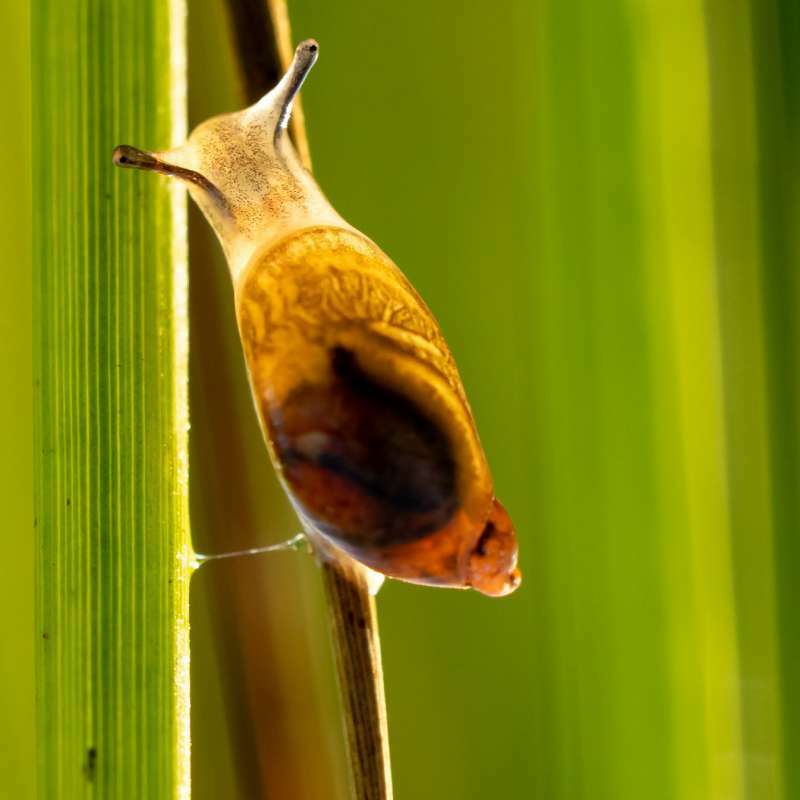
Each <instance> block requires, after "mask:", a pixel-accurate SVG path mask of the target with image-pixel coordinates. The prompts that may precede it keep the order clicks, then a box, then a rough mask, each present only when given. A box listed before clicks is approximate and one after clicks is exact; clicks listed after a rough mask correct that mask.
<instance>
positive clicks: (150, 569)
mask: <svg viewBox="0 0 800 800" xmlns="http://www.w3.org/2000/svg"><path fill="white" fill-rule="evenodd" d="M184 11H185V9H184V7H183V3H182V0H171V2H170V3H164V2H162V0H135V2H134V0H113V1H109V2H104V3H96V2H91V0H76V2H73V3H60V2H54V0H38V2H35V3H34V6H33V17H32V22H33V24H32V36H31V39H32V46H33V56H32V65H33V104H34V109H33V113H34V124H33V157H34V179H33V180H34V182H33V186H34V198H35V204H34V232H35V235H34V248H35V251H34V304H35V305H34V307H35V317H34V318H35V331H36V334H35V335H36V341H35V347H34V351H35V379H36V380H35V385H36V391H35V398H34V404H35V430H36V439H35V441H36V446H35V463H34V466H35V472H36V501H35V507H36V523H35V524H36V526H37V531H36V548H37V577H36V580H37V617H36V619H37V642H38V650H37V688H38V691H37V700H38V743H37V746H38V752H39V770H38V779H39V795H40V796H41V797H46V798H51V797H69V798H79V797H89V796H91V797H115V798H140V797H158V798H175V797H188V796H189V786H190V772H189V651H188V647H189V628H188V616H189V615H188V601H189V574H190V559H189V554H190V544H189V527H188V505H187V478H188V476H187V436H186V430H187V423H188V419H187V402H186V379H187V319H186V283H187V278H186V261H185V241H186V239H185V237H186V223H185V202H186V201H185V198H184V196H183V193H182V192H181V191H176V190H171V189H169V188H167V187H166V185H165V184H164V183H159V182H156V181H147V180H140V177H141V176H135V175H130V174H127V175H124V176H123V175H121V174H119V172H118V171H117V170H116V169H115V168H114V166H113V165H112V163H111V151H112V148H113V147H114V145H115V144H117V143H118V142H120V141H126V140H129V141H137V142H148V143H149V142H154V143H164V144H168V143H170V142H176V141H178V140H180V139H181V138H183V136H184V135H185V114H184V111H183V108H182V104H181V101H182V97H183V90H184V88H185V74H184V59H183V58H182V56H183V53H184V48H183V35H182V34H183V17H184Z"/></svg>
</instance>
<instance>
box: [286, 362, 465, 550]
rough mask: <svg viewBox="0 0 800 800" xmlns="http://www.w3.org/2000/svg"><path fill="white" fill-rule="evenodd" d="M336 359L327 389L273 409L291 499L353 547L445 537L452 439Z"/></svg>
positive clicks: (310, 389) (451, 496) (299, 394)
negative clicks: (439, 531) (441, 532)
mask: <svg viewBox="0 0 800 800" xmlns="http://www.w3.org/2000/svg"><path fill="white" fill-rule="evenodd" d="M330 359H331V360H330V367H331V368H330V376H331V379H330V381H329V382H328V383H326V384H324V385H313V386H309V385H306V386H302V387H299V388H298V389H296V390H295V391H294V392H292V393H291V394H290V395H289V397H288V398H287V400H286V402H285V403H284V404H283V405H282V407H280V408H279V409H276V410H273V409H271V410H270V427H271V429H272V435H273V441H274V444H275V447H276V451H277V455H278V458H279V460H280V462H281V465H282V467H283V470H284V475H285V477H286V479H287V481H288V483H289V485H290V487H291V489H292V492H293V494H294V496H295V499H296V500H297V501H298V502H299V503H300V505H301V506H302V508H303V511H304V512H305V513H306V514H307V515H308V516H309V517H310V518H311V519H312V520H313V521H314V523H315V524H317V525H318V526H319V528H320V530H321V531H322V532H323V533H325V534H327V535H328V536H330V537H331V538H333V539H336V540H339V541H343V542H344V543H346V544H349V545H351V547H352V546H356V547H359V546H362V547H378V548H379V547H386V546H388V545H392V544H399V543H401V542H408V541H413V540H415V539H419V538H422V537H424V536H425V535H426V534H428V533H430V532H432V531H434V530H437V529H439V528H440V527H442V526H443V525H445V524H446V523H447V521H448V520H449V519H450V518H451V516H452V515H453V513H454V511H455V510H456V507H457V497H456V469H455V462H454V458H453V454H452V451H451V447H450V443H449V441H448V439H447V437H446V436H445V435H444V433H443V432H442V431H441V430H440V429H439V428H438V426H437V425H436V424H434V423H433V422H432V421H431V420H430V418H429V417H427V416H426V415H425V414H424V413H423V412H422V410H421V409H419V408H418V407H417V406H416V405H415V404H414V403H413V402H412V401H410V400H409V399H408V398H407V397H405V396H403V395H402V394H400V393H398V392H396V391H394V390H391V389H388V388H387V387H385V386H382V385H380V384H379V383H377V382H376V381H374V380H373V379H372V378H371V377H370V376H368V375H367V374H366V373H365V372H364V371H363V370H362V369H361V368H360V366H359V364H358V361H357V359H356V357H355V355H354V354H353V353H352V352H351V351H350V350H347V349H344V348H341V347H337V348H334V349H333V350H332V351H331V354H330Z"/></svg>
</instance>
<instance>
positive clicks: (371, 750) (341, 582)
mask: <svg viewBox="0 0 800 800" xmlns="http://www.w3.org/2000/svg"><path fill="white" fill-rule="evenodd" d="M322 573H323V577H324V581H325V593H326V595H327V598H328V609H329V613H330V620H331V631H332V635H333V642H334V650H335V655H336V669H337V672H338V675H339V689H340V691H341V694H342V704H343V706H344V720H345V732H346V735H347V747H348V752H349V754H350V776H351V779H352V786H353V794H354V797H355V798H356V800H383V799H384V798H391V797H392V774H391V765H390V761H389V731H388V727H387V724H386V701H385V699H384V693H383V667H382V665H381V642H380V635H379V633H378V615H377V610H376V608H375V598H374V597H373V596H372V594H370V592H369V589H368V586H367V577H366V574H365V572H364V569H363V568H362V567H361V566H360V565H359V564H357V563H356V562H354V561H353V560H352V559H350V558H347V557H344V558H340V559H337V560H334V561H331V560H327V559H323V561H322Z"/></svg>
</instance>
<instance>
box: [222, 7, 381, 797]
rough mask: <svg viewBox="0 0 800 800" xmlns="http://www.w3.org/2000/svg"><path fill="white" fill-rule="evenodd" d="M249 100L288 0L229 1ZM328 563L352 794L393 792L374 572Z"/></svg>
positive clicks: (297, 106)
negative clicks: (373, 591) (372, 582)
mask: <svg viewBox="0 0 800 800" xmlns="http://www.w3.org/2000/svg"><path fill="white" fill-rule="evenodd" d="M228 8H229V13H230V20H231V24H232V27H233V31H234V37H235V40H236V51H237V56H238V60H239V64H240V69H241V71H242V74H243V77H244V85H245V87H246V92H247V101H248V102H255V101H256V100H257V99H259V97H260V96H261V95H262V94H263V93H264V92H266V91H267V90H269V89H270V88H272V86H273V85H274V84H275V83H276V82H277V80H278V78H279V77H280V75H282V74H283V72H284V70H285V69H286V67H287V66H288V64H289V62H290V60H291V57H292V53H293V46H292V40H291V33H290V29H289V18H288V12H287V9H286V2H285V0H268V2H267V4H266V8H265V5H264V3H263V0H261V1H260V0H247V1H246V2H237V0H228ZM290 130H291V134H292V140H293V142H294V144H295V147H296V148H297V150H298V153H299V155H300V157H301V159H302V161H303V163H304V164H305V165H306V167H308V168H309V169H310V168H311V159H310V151H309V147H308V139H307V136H306V131H305V125H304V117H303V112H302V105H301V103H300V102H299V98H298V100H296V101H295V103H294V106H293V109H292V120H291V128H290ZM311 541H312V545H314V549H315V552H316V554H317V557H318V558H319V560H320V563H321V565H322V574H323V580H324V583H325V592H326V597H327V600H328V610H329V614H330V621H331V631H332V637H333V646H334V652H335V658H336V667H337V673H338V679H339V689H340V693H341V696H342V705H343V713H344V720H345V732H346V738H347V745H348V754H349V760H350V776H351V781H352V789H353V795H354V797H355V798H357V800H389V798H391V797H392V780H391V764H390V755H389V733H388V726H387V720H386V701H385V696H384V687H383V668H382V665H381V650H380V636H379V632H378V617H377V612H376V608H375V598H374V597H373V595H372V594H371V593H370V591H369V581H368V573H367V571H366V570H365V569H364V568H363V567H362V566H361V565H360V564H358V563H357V562H355V561H353V560H352V559H351V558H349V557H348V556H347V555H345V554H344V553H339V552H337V553H336V554H335V556H334V557H331V556H330V555H329V554H328V553H327V552H325V551H327V548H326V547H324V546H321V543H320V542H316V541H314V538H313V537H312V539H311Z"/></svg>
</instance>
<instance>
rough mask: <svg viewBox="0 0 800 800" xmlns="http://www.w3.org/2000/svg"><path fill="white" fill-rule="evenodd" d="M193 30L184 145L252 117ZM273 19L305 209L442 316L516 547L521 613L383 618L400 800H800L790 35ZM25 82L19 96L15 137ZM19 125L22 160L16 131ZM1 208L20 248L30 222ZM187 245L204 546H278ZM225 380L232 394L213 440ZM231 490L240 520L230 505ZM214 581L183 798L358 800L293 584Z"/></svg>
mask: <svg viewBox="0 0 800 800" xmlns="http://www.w3.org/2000/svg"><path fill="white" fill-rule="evenodd" d="M189 6H190V9H189V12H190V13H189V56H190V98H189V100H190V117H191V123H192V124H195V123H197V122H199V121H200V120H201V119H203V118H205V117H207V116H209V115H211V114H213V113H218V112H222V111H226V110H232V109H234V108H236V107H238V106H239V105H241V102H242V101H241V90H240V89H239V87H238V83H237V79H236V74H235V70H234V69H233V66H232V56H231V52H230V41H229V39H228V36H227V33H226V30H225V27H224V14H223V8H222V5H221V0H193V1H192V2H190V3H189ZM15 13H16V12H15ZM290 13H291V20H292V26H293V33H294V38H295V40H299V39H300V38H303V37H306V36H314V37H316V38H317V39H318V40H319V41H320V45H321V56H320V61H319V64H318V66H317V67H316V68H315V70H314V72H313V73H312V75H311V77H310V79H309V81H308V83H307V84H306V88H305V89H304V91H303V102H304V107H305V112H306V119H307V126H308V132H309V136H310V140H311V152H312V157H313V161H314V171H315V174H316V176H317V179H318V181H319V182H320V184H321V186H322V187H323V189H324V190H325V191H326V193H327V194H328V196H329V197H330V199H331V200H332V202H333V204H334V205H335V206H336V208H337V209H338V210H339V211H340V212H341V213H342V215H343V216H344V217H345V218H346V219H348V220H349V221H350V222H352V223H353V224H354V225H356V226H357V227H359V228H360V229H362V230H363V231H364V232H365V233H367V234H368V235H370V236H371V237H372V238H374V239H375V240H376V241H377V242H378V243H379V244H380V245H381V247H383V249H385V250H386V251H387V252H388V253H389V254H390V255H391V256H392V257H393V258H394V260H395V261H396V262H397V263H398V264H399V266H400V267H401V268H402V269H403V270H404V271H405V272H406V274H407V275H408V276H409V278H410V279H411V280H412V282H413V283H414V284H415V286H416V287H417V288H418V289H419V291H420V293H421V294H422V295H423V296H424V297H425V299H426V300H427V302H428V304H429V305H430V307H431V308H432V309H433V311H434V313H435V314H436V315H437V317H438V319H439V321H440V323H441V326H442V328H443V330H444V333H445V335H446V337H447V339H448V341H449V343H450V345H451V348H452V350H453V353H454V355H455V357H456V360H457V362H458V364H459V366H460V369H461V373H462V376H463V379H464V383H465V385H466V388H467V391H468V394H469V397H470V400H471V403H472V407H473V410H474V413H475V416H476V418H477V421H478V425H479V429H480V431H481V436H482V440H483V443H484V446H485V448H486V451H487V455H488V457H489V461H490V464H491V465H492V469H493V472H494V477H495V483H496V488H497V492H498V495H499V496H500V497H501V499H502V500H503V502H504V503H505V504H506V506H507V507H508V508H509V510H510V511H511V513H512V515H513V517H514V519H515V522H516V525H517V529H518V533H519V537H520V547H521V565H522V568H523V572H524V577H525V582H524V584H523V586H522V588H521V589H520V590H519V591H518V592H517V593H516V594H515V595H513V596H512V597H510V598H507V599H504V600H500V601H493V600H489V599H487V598H484V597H481V596H479V595H477V594H474V593H461V592H451V591H436V590H431V589H425V588H420V587H413V586H409V585H404V584H400V583H389V584H388V585H386V586H385V588H384V589H383V590H382V591H381V593H380V595H379V598H378V606H379V612H380V618H381V634H382V639H383V646H384V662H385V673H386V682H387V700H388V711H389V721H390V733H391V743H392V748H393V761H394V777H395V788H396V794H397V796H398V797H399V798H415V800H425V799H426V798H476V799H478V798H495V797H514V798H543V799H546V800H557V799H558V798H564V799H565V800H580V798H587V800H588V798H591V799H592V800H598V799H599V798H613V799H614V800H634V799H636V800H638V799H639V798H648V799H650V798H652V799H653V800H657V799H658V798H665V799H666V798H681V800H684V799H685V800H693V799H694V798H697V799H698V800H700V799H701V798H702V800H711V799H713V800H731V799H738V798H742V799H744V798H748V800H773V799H774V800H778V799H779V798H783V799H784V800H792V799H793V798H798V797H800V764H798V761H797V754H798V753H800V671H798V666H797V665H798V659H799V658H800V621H798V612H800V590H799V589H798V588H797V586H798V583H797V578H796V576H795V572H796V569H797V567H798V565H799V564H800V559H799V556H800V426H799V425H798V411H799V409H800V407H799V406H798V401H799V400H800V331H798V322H797V310H798V306H799V305H800V276H799V275H798V266H800V224H799V223H800V149H798V134H800V44H798V43H800V6H798V5H797V3H796V2H795V1H794V0H757V2H756V0H752V2H749V3H748V2H745V0H726V1H725V2H722V0H706V2H699V0H672V2H666V0H650V1H647V0H583V1H580V0H573V1H572V2H559V1H558V0H533V1H531V0H524V1H523V0H514V1H513V2H512V1H511V0H508V2H504V3H498V4H495V5H494V6H491V7H490V6H488V5H486V4H478V3H456V2H451V1H450V0H448V1H447V2H444V1H442V2H439V3H436V4H429V3H423V2H419V1H418V0H416V1H412V2H407V3H403V4H399V3H397V4H386V3H379V2H358V3H356V2H339V3H336V4H331V3H320V2H312V1H311V0H292V1H291V2H290ZM15 22H17V23H18V24H19V26H20V30H24V25H25V20H24V15H20V16H19V19H18V20H17V19H15ZM20 41H21V42H22V44H21V45H20V47H21V48H22V50H21V51H20V53H21V55H20V57H19V59H18V60H19V64H18V65H17V69H18V70H21V71H22V74H24V58H25V52H24V47H25V42H26V41H27V40H26V39H20ZM8 57H9V53H8V52H7V53H6V54H5V55H4V58H8ZM17 74H20V72H17ZM26 85H27V84H26V82H25V80H20V81H16V82H15V83H14V85H13V86H11V87H10V91H11V95H10V102H12V104H13V103H19V109H20V111H19V113H21V114H22V116H21V117H20V119H25V116H24V115H25V114H26V108H27V107H26V103H27V99H26V98H27V94H26ZM12 108H13V105H12ZM10 113H13V112H10ZM9 119H13V118H12V117H9ZM2 128H3V129H4V133H3V135H4V136H7V135H9V130H11V134H10V135H12V136H16V139H15V141H18V142H21V143H22V144H20V145H19V146H20V147H21V148H22V150H21V151H20V152H21V153H22V154H23V155H24V154H25V152H26V151H25V148H26V147H27V145H26V144H25V143H26V142H27V139H26V137H25V136H24V135H23V134H24V132H25V130H26V129H25V125H24V124H23V125H21V126H20V127H19V128H16V127H14V125H9V124H6V125H3V126H2ZM115 143H116V142H110V143H109V145H110V146H112V145H113V144H115ZM137 144H141V145H143V146H154V147H155V146H158V145H159V144H160V143H148V142H141V143H137ZM9 146H10V145H9ZM21 163H22V162H21V161H18V160H16V159H15V166H17V168H20V167H19V166H18V165H19V164H21ZM18 181H19V182H20V183H19V185H23V184H24V183H25V181H24V176H23V175H20V176H19V177H18ZM26 202H27V200H26ZM4 203H5V204H6V205H5V206H4V214H3V216H4V217H5V222H8V221H9V219H11V220H16V217H14V216H13V214H14V213H19V212H18V209H19V208H20V207H21V205H23V204H20V203H19V194H14V193H13V192H12V193H11V194H10V199H9V198H6V197H4ZM15 210H16V212H15ZM9 215H11V216H9ZM23 216H24V215H23ZM26 224H28V225H29V220H28V221H27V222H26V220H25V219H22V220H18V221H15V222H13V224H12V225H11V229H12V233H11V234H9V236H12V234H13V237H16V238H15V241H16V240H17V239H18V240H19V242H20V244H19V245H18V247H20V248H21V250H20V251H19V255H18V256H16V257H15V258H16V259H17V260H15V259H13V258H12V259H10V260H7V261H6V277H5V280H6V281H7V282H8V283H7V286H8V287H10V288H8V289H7V291H6V292H5V293H4V301H3V302H4V310H3V324H4V326H5V327H4V329H5V330H6V334H5V335H4V336H3V337H2V341H1V342H0V347H2V348H3V363H4V365H6V370H5V373H6V375H7V377H8V376H10V375H12V373H13V375H14V377H15V386H14V387H10V388H9V389H8V390H7V391H6V392H4V399H3V408H4V412H5V413H4V415H3V419H4V423H3V426H4V437H10V436H11V435H12V434H13V437H14V438H9V439H8V441H9V442H10V444H9V446H8V448H7V449H6V453H8V454H17V456H16V458H15V457H9V456H8V455H7V457H6V458H5V459H3V461H2V463H3V467H2V468H3V470H4V485H5V486H6V487H7V490H8V491H7V493H8V497H9V510H8V511H7V517H6V519H7V525H6V531H7V536H6V537H5V542H6V544H5V553H6V555H5V558H6V560H7V563H14V564H19V565H21V567H20V569H16V568H15V569H14V570H12V571H13V573H14V575H13V578H14V581H13V582H11V581H4V586H3V590H4V597H5V603H6V608H7V612H6V619H4V630H3V642H4V644H3V665H2V671H0V674H2V675H4V676H5V680H4V681H3V685H4V688H3V691H2V695H3V709H4V719H6V720H7V724H6V726H5V728H6V730H5V731H4V733H3V736H4V737H5V738H4V740H3V742H2V746H0V752H3V753H4V754H5V753H11V755H12V761H11V762H10V764H9V767H8V775H9V778H8V779H7V778H6V777H5V776H4V777H3V779H2V785H3V786H4V787H5V786H6V785H9V786H15V787H17V788H16V790H15V792H14V794H13V796H15V797H26V796H30V794H27V793H26V792H28V791H30V781H26V780H24V779H20V778H19V776H25V775H27V776H29V775H30V774H31V772H32V765H31V762H30V758H31V753H32V736H33V733H32V717H31V716H30V712H31V707H32V700H31V693H32V681H31V680H30V663H31V661H30V659H31V658H32V648H31V646H30V641H29V632H30V631H31V630H32V614H31V612H30V606H29V605H26V602H25V600H26V598H30V599H32V592H30V593H28V592H27V587H28V586H29V585H30V580H31V577H30V570H28V568H27V566H25V565H28V564H29V563H30V558H31V542H30V530H29V508H30V495H29V493H26V492H28V490H29V484H28V483H26V484H25V485H24V486H22V487H19V488H16V484H15V483H14V481H16V483H19V481H20V480H23V479H24V477H25V470H21V469H20V464H21V463H25V464H28V463H29V461H30V457H29V454H30V448H29V438H26V437H27V436H28V433H29V417H28V416H27V409H28V407H29V400H28V402H27V404H26V401H25V398H26V397H27V398H29V397H30V395H29V393H28V394H27V395H25V392H26V391H28V390H27V389H26V388H25V387H26V386H27V385H28V384H27V383H26V380H28V378H25V376H26V375H28V376H29V372H26V369H27V368H28V366H27V364H28V362H27V355H26V354H29V352H30V341H29V339H26V338H25V337H23V336H19V335H18V333H17V332H18V331H20V330H25V331H28V330H29V326H30V314H29V305H28V304H26V303H19V302H18V301H17V299H16V298H18V297H19V296H20V293H23V294H24V293H26V292H27V293H29V292H30V285H29V281H28V282H27V283H26V280H27V276H28V275H29V269H28V263H29V262H28V261H26V258H27V259H29V252H28V249H27V248H28V244H27V241H28V240H26V239H25V236H23V233H25V232H26V231H27V229H26V228H25V225H26ZM191 243H192V282H193V286H192V300H193V303H194V306H193V310H192V314H193V325H194V330H193V337H194V338H193V347H194V350H193V359H194V360H193V372H192V414H193V432H192V435H193V441H192V447H193V453H192V455H193V478H192V479H193V482H194V483H193V490H192V491H193V496H192V502H193V509H192V510H193V527H194V531H195V540H196V542H197V548H198V549H199V550H201V551H204V550H210V549H212V548H213V547H216V549H218V550H219V549H234V548H235V547H236V546H247V545H250V544H254V543H256V540H258V541H260V540H263V541H269V540H279V539H284V538H287V537H288V536H289V535H291V534H292V533H294V531H295V527H294V523H293V521H292V519H291V516H290V514H289V513H288V511H287V509H286V507H285V505H284V502H283V500H282V498H281V497H280V494H279V492H278V491H277V489H276V485H275V483H274V479H273V478H272V477H271V475H270V469H269V465H268V464H267V463H266V454H265V452H264V451H263V449H262V445H261V443H260V439H259V436H258V431H257V429H256V427H255V421H254V418H253V415H252V412H251V410H250V407H249V401H248V399H247V396H246V392H245V388H244V382H243V374H242V369H241V364H240V361H239V360H238V359H239V358H240V357H239V356H238V355H237V350H236V348H237V347H238V345H237V343H236V341H235V330H234V328H233V317H232V313H231V310H230V309H229V308H228V307H227V305H226V303H227V300H228V299H229V298H228V296H227V295H226V294H225V292H229V287H228V286H227V283H226V281H227V278H226V275H225V273H224V267H223V266H222V264H221V261H220V259H219V256H218V253H217V245H216V244H215V242H214V240H213V238H212V237H211V236H210V234H209V233H208V232H207V231H206V229H205V227H204V223H201V222H199V220H198V219H197V216H196V215H195V216H194V218H193V219H192V240H191ZM15 252H16V251H15ZM20 259H21V261H20ZM20 263H22V264H23V265H24V268H20V266H19V265H20ZM201 284H202V285H204V286H206V287H210V288H209V291H211V292H212V293H215V294H216V295H217V296H219V297H221V298H222V299H223V301H224V303H223V304H222V305H221V306H220V309H221V310H220V312H219V313H220V316H219V317H211V316H210V314H211V313H212V311H210V310H208V307H206V306H203V305H202V303H203V302H204V301H203V297H204V295H202V291H203V290H202V289H200V288H199V287H200V286H201ZM198 293H200V294H198ZM195 301H196V302H195ZM203 309H206V311H207V312H208V313H207V314H206V313H205V312H203ZM216 334H218V338H215V336H216ZM14 359H16V361H15V360H14ZM208 363H215V364H216V369H218V370H222V371H223V373H224V372H225V371H226V370H229V371H230V385H231V386H233V387H234V392H233V393H232V396H231V399H229V400H227V401H225V403H227V405H225V403H223V405H224V406H225V407H224V408H222V409H220V407H219V401H218V398H217V400H215V399H214V398H215V395H218V394H219V390H218V388H217V387H215V385H214V381H212V380H211V379H210V378H209V373H208V371H207V370H208V367H207V365H208ZM15 364H16V365H17V366H14V365H15ZM9 365H11V366H9ZM19 387H21V390H20V388H19ZM215 403H216V405H215ZM226 415H227V416H226ZM233 418H235V419H236V420H237V422H236V424H237V425H241V426H243V427H242V432H241V441H240V443H243V444H242V446H241V447H239V446H238V445H237V446H233V445H231V446H230V448H229V449H228V450H227V451H226V452H224V453H220V452H219V451H218V450H215V449H214V448H215V445H214V441H215V440H214V437H213V433H210V431H211V432H213V430H215V429H218V426H219V425H220V424H222V423H224V421H225V419H233ZM220 420H222V423H221V422H220ZM26 425H28V428H27V429H26V427H25V426H26ZM248 426H249V428H248ZM248 431H249V432H248ZM5 440H6V439H4V441H5ZM225 441H226V442H228V443H229V444H230V442H231V441H233V440H232V438H226V439H225ZM236 465H238V467H239V469H240V470H241V471H242V473H243V474H244V475H246V476H247V481H248V482H249V483H250V488H249V490H248V491H249V494H248V497H249V498H250V500H249V501H248V502H250V505H248V506H247V508H243V504H242V503H241V502H238V500H239V498H238V495H236V494H235V491H234V490H233V489H231V488H230V487H229V486H227V487H226V485H225V482H224V480H223V479H222V477H221V476H223V475H224V473H225V472H226V470H229V469H230V468H232V466H236ZM253 498H255V499H253ZM26 504H27V505H26ZM15 514H16V516H15ZM204 572H205V574H204ZM195 584H196V585H195V587H194V596H193V609H192V611H193V626H194V627H193V648H194V650H193V706H194V714H193V738H194V753H195V759H194V795H195V797H198V798H205V797H208V798H211V797H233V796H240V797H243V798H245V797H254V796H258V794H257V793H260V794H262V795H263V796H267V797H275V798H285V797H297V798H300V797H302V798H328V797H331V796H337V797H345V796H346V794H345V788H344V787H345V783H344V778H343V772H342V765H343V753H342V744H341V731H340V727H339V721H338V718H337V709H336V699H335V692H334V686H333V682H332V665H331V661H330V655H329V652H328V649H327V641H326V638H325V637H326V633H325V620H324V608H323V605H322V599H321V593H320V591H319V585H318V575H317V573H316V570H315V568H314V566H313V564H311V563H310V559H304V558H303V557H302V556H301V555H299V554H296V553H288V554H282V555H279V556H275V557H274V558H271V559H262V560H261V562H260V563H251V564H248V565H240V566H236V567H234V566H228V565H225V566H223V565H220V566H216V565H214V566H209V567H206V568H204V571H201V572H200V573H199V574H198V576H197V577H196V578H195ZM10 609H15V611H14V612H13V613H12V611H11V610H10ZM26 620H28V621H29V622H30V625H28V623H27V622H25V621H26ZM23 622H25V624H22V623H23ZM22 667H24V669H23V668H22ZM19 681H22V682H23V684H24V685H23V684H20V682H19ZM25 681H27V683H24V682H25ZM12 686H13V687H14V688H13V689H12V688H11V687H12ZM20 686H22V689H23V690H21V689H20ZM6 739H7V741H8V743H7V742H6ZM26 759H27V760H26ZM3 767H5V764H3ZM3 771H4V772H5V771H6V770H5V769H4V770H3ZM11 776H16V777H17V779H18V780H20V781H21V782H18V783H7V781H10V780H12V779H13V778H12V777H11Z"/></svg>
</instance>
